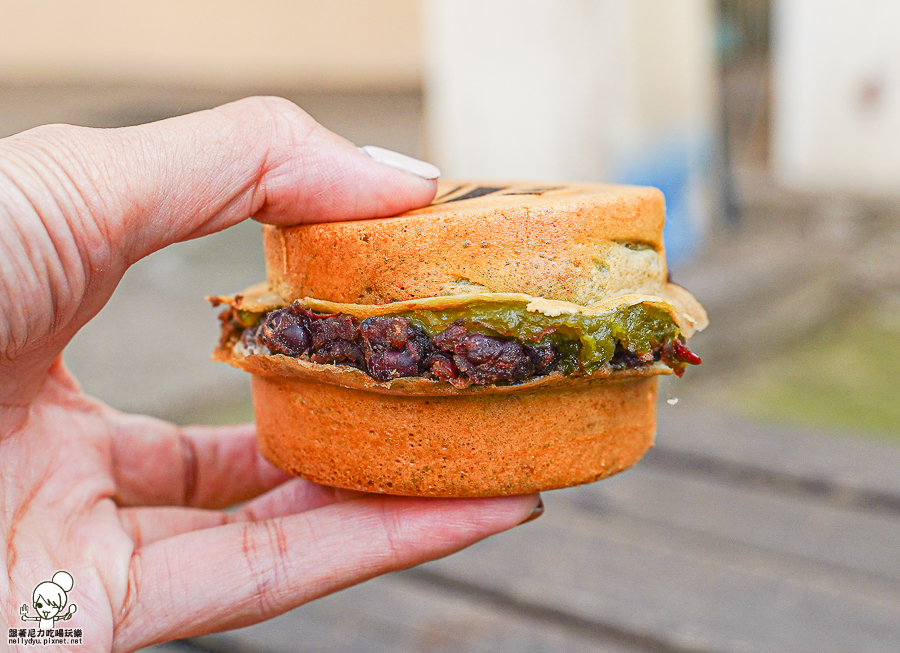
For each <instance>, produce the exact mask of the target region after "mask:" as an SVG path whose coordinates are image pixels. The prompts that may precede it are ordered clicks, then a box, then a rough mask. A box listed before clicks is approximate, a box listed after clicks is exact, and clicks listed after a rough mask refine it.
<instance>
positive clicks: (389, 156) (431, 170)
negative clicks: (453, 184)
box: [359, 145, 441, 179]
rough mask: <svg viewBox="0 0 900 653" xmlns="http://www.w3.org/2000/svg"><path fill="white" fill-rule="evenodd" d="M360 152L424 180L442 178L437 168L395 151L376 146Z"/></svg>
mask: <svg viewBox="0 0 900 653" xmlns="http://www.w3.org/2000/svg"><path fill="white" fill-rule="evenodd" d="M359 151H360V152H362V153H363V154H366V155H368V156H369V157H370V158H371V159H373V160H374V161H377V162H378V163H383V164H384V165H386V166H390V167H392V168H397V169H398V170H403V171H405V172H409V173H412V174H414V175H416V176H417V177H422V178H423V179H437V178H438V177H440V176H441V171H440V170H438V168H437V166H434V165H432V164H430V163H428V162H426V161H420V160H419V159H414V158H412V157H411V156H406V155H405V154H400V153H399V152H394V151H393V150H386V149H385V148H383V147H378V146H376V145H363V146H362V147H361V148H359Z"/></svg>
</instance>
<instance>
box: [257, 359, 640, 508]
mask: <svg viewBox="0 0 900 653" xmlns="http://www.w3.org/2000/svg"><path fill="white" fill-rule="evenodd" d="M253 402H254V407H255V410H256V422H257V428H258V432H259V447H260V450H261V451H262V453H263V455H264V456H265V457H266V458H267V459H268V460H270V461H271V462H272V463H273V464H274V465H276V466H277V467H280V468H281V469H284V470H286V471H288V472H291V473H293V474H296V475H298V476H302V477H303V478H306V479H309V480H311V481H315V482H316V483H322V484H324V485H331V486H334V487H342V488H349V489H354V490H362V491H366V492H379V493H386V494H403V495H415V496H434V497H481V496H500V495H513V494H530V493H533V492H540V491H543V490H551V489H555V488H561V487H568V486H571V485H577V484H579V483H590V482H592V481H596V480H598V479H601V478H605V477H607V476H610V475H611V474H615V473H616V472H620V471H622V470H623V469H626V468H628V467H630V466H631V465H633V464H634V463H636V462H637V461H638V460H639V459H640V457H641V456H642V455H643V454H644V452H645V451H647V449H649V448H650V446H651V445H652V444H653V436H654V433H655V430H656V421H655V420H656V413H655V403H656V377H649V378H634V379H623V380H617V381H597V382H585V383H582V384H581V385H580V386H578V387H562V388H550V389H543V388H538V389H532V390H523V391H521V392H515V393H504V394H461V395H456V396H444V397H427V396H416V395H412V396H410V395H392V394H381V393H374V392H369V391H367V390H362V389H351V388H344V387H341V386H336V385H331V384H328V383H316V382H309V381H305V380H300V379H287V378H278V377H262V376H254V377H253Z"/></svg>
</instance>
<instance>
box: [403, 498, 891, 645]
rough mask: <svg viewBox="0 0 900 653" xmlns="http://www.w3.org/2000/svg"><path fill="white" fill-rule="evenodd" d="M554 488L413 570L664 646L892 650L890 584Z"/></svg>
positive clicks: (432, 578) (432, 577)
mask: <svg viewBox="0 0 900 653" xmlns="http://www.w3.org/2000/svg"><path fill="white" fill-rule="evenodd" d="M565 494H566V493H565V492H559V493H548V495H547V496H546V497H545V501H546V503H547V513H546V514H545V515H544V516H543V517H542V518H541V519H539V520H537V521H536V522H534V523H532V524H529V525H527V526H524V527H520V528H517V529H514V530H513V531H511V532H510V533H508V534H507V535H505V536H503V537H501V538H494V539H492V540H487V541H485V542H482V543H480V544H478V545H476V546H475V547H473V548H471V549H469V550H467V551H465V552H462V553H460V554H457V555H455V556H453V557H451V558H448V559H445V560H442V561H438V562H434V563H430V564H428V565H426V566H424V567H423V569H424V570H425V571H426V572H427V573H429V574H431V580H432V581H434V579H435V578H447V579H449V580H450V582H459V581H462V582H464V583H467V584H469V585H470V586H471V587H473V588H481V589H483V590H484V591H485V592H488V593H489V594H495V595H501V596H508V597H510V598H511V599H512V600H514V601H517V602H520V603H521V604H523V605H538V606H547V607H550V608H553V609H556V610H560V611H563V612H565V613H568V614H571V615H575V616H577V617H578V618H581V619H584V620H588V621H593V622H596V623H597V624H599V625H600V626H601V627H607V626H608V627H613V628H616V629H619V630H620V631H623V632H631V633H634V634H635V635H636V636H646V637H647V638H648V640H653V641H659V642H662V643H663V644H665V645H667V646H669V647H670V650H692V649H700V650H714V651H765V652H767V653H775V652H779V651H784V652H785V653H787V652H791V653H793V652H795V651H817V652H828V651H848V650H853V651H873V652H874V651H886V652H887V651H892V652H894V651H896V650H897V642H900V591H897V590H895V589H894V586H893V585H890V584H886V583H881V584H879V583H877V582H875V581H872V579H871V578H869V577H867V576H865V575H861V574H857V573H855V572H853V571H850V570H844V569H829V570H828V571H829V574H830V575H827V576H823V573H822V569H821V567H819V566H817V565H815V564H807V563H805V562H804V560H803V559H802V558H791V559H786V558H785V557H784V556H771V555H769V554H767V552H765V551H760V550H758V549H755V548H753V547H747V546H745V545H743V544H742V543H740V542H737V541H731V540H726V539H721V538H718V537H716V536H713V535H709V534H707V533H703V532H699V531H693V530H690V529H677V528H675V527H673V526H672V525H671V524H667V523H661V522H658V521H650V520H644V519H638V518H634V517H629V516H627V515H621V514H600V515H598V514H590V513H585V512H584V511H581V510H579V509H577V508H575V507H574V506H572V505H571V503H568V499H567V497H566V496H565ZM786 560H787V561H788V562H790V564H787V563H786ZM420 573H421V572H420ZM861 589H863V590H864V591H860V590H861Z"/></svg>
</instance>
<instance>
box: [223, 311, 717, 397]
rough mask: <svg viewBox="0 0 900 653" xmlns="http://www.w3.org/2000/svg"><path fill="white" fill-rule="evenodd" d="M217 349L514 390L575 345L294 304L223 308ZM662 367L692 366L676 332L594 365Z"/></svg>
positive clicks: (572, 369)
mask: <svg viewBox="0 0 900 653" xmlns="http://www.w3.org/2000/svg"><path fill="white" fill-rule="evenodd" d="M219 319H220V320H221V321H222V337H221V341H220V346H222V347H223V348H234V349H236V350H238V351H241V352H243V353H250V354H283V355H285V356H290V357H294V358H303V359H305V360H309V361H312V362H313V363H320V364H335V365H346V366H350V367H353V368H356V369H359V370H362V371H364V372H366V373H367V374H368V375H369V376H371V377H372V378H374V379H375V380H377V381H389V380H391V379H396V378H400V377H423V378H428V379H433V380H439V381H447V382H449V383H451V384H453V385H454V386H456V387H460V388H464V387H468V386H470V385H486V384H497V385H514V384H517V383H523V382H526V381H530V380H533V379H535V378H539V377H542V376H546V375H548V374H551V373H553V372H562V373H563V374H566V375H578V374H585V373H589V372H591V371H594V370H586V369H585V367H584V365H583V364H582V363H581V362H580V346H581V345H580V342H578V341H574V342H573V341H572V340H571V339H567V338H565V337H562V336H561V335H560V334H558V333H556V332H555V330H548V331H547V332H546V333H544V334H543V335H542V337H541V338H540V339H539V340H538V341H537V342H526V341H523V340H521V339H519V338H516V337H511V336H510V335H508V334H501V333H497V332H496V331H494V330H492V329H491V328H489V327H488V328H485V325H484V324H480V323H478V322H477V321H473V320H466V319H458V320H456V321H454V322H452V323H451V324H450V325H449V326H447V327H446V328H444V329H443V330H440V331H438V332H436V333H434V334H433V335H430V334H429V333H428V332H427V331H426V330H425V328H423V326H422V325H420V324H417V323H416V320H415V318H413V319H410V318H408V317H404V316H374V317H368V318H365V319H363V320H359V319H357V318H355V317H352V316H350V315H346V314H339V313H337V314H326V313H318V312H314V311H312V310H309V309H307V308H304V307H302V306H300V305H299V303H294V304H292V305H290V306H286V307H283V308H277V309H274V310H271V311H268V312H267V313H264V314H248V313H247V312H245V311H239V310H237V309H235V308H233V307H228V308H226V309H225V310H224V311H222V313H221V314H220V316H219ZM659 361H661V362H663V363H664V364H666V365H667V366H668V367H670V368H671V369H672V371H673V372H675V374H677V375H678V376H681V375H682V374H683V373H684V369H685V367H686V365H697V364H699V363H700V358H698V357H697V356H696V355H695V354H694V353H693V352H691V351H690V349H688V347H687V345H685V344H684V341H683V340H682V339H681V337H680V336H679V335H678V334H677V332H673V333H671V334H667V335H666V336H665V337H663V338H662V339H661V340H660V341H658V342H651V343H650V346H649V347H646V348H645V350H644V351H640V350H638V349H637V348H635V346H634V345H633V344H632V343H627V342H623V341H621V340H616V342H615V348H614V350H613V351H612V354H611V356H609V357H608V358H607V360H605V361H603V362H602V365H606V366H608V367H609V369H611V370H625V369H635V368H640V367H644V366H649V365H652V364H654V363H656V362H659Z"/></svg>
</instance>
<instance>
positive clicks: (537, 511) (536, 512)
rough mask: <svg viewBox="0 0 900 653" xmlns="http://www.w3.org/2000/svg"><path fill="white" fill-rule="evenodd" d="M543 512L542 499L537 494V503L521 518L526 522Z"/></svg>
mask: <svg viewBox="0 0 900 653" xmlns="http://www.w3.org/2000/svg"><path fill="white" fill-rule="evenodd" d="M543 514H544V500H543V499H542V498H541V497H540V496H538V503H537V505H536V506H535V507H534V509H533V510H532V511H531V514H529V515H528V516H527V517H526V518H525V519H524V520H522V523H523V524H527V523H528V522H530V521H534V520H535V519H537V518H538V517H540V516H541V515H543Z"/></svg>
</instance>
